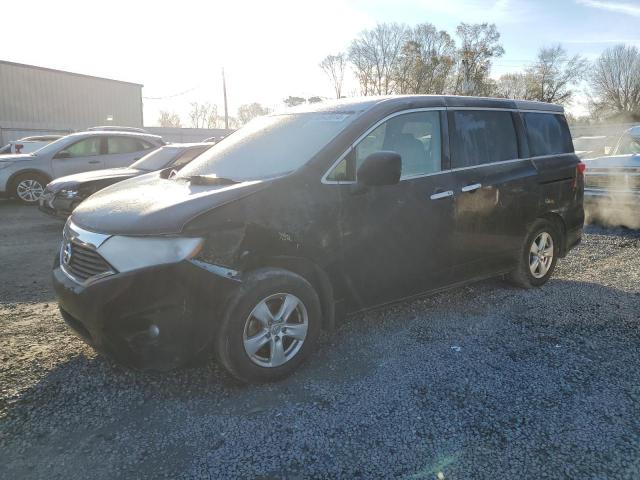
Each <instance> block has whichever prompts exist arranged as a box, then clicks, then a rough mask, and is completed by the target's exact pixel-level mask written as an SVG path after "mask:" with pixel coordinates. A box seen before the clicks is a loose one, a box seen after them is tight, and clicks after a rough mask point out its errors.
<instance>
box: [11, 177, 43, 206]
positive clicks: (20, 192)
mask: <svg viewBox="0 0 640 480" xmlns="http://www.w3.org/2000/svg"><path fill="white" fill-rule="evenodd" d="M46 185H47V180H46V178H44V177H43V176H42V175H38V174H37V173H23V174H22V175H18V177H17V178H16V179H15V181H14V182H13V195H14V196H15V197H16V198H17V199H18V200H19V201H20V202H22V203H24V204H26V205H35V204H36V203H38V200H40V197H41V196H42V193H43V192H44V188H45V186H46Z"/></svg>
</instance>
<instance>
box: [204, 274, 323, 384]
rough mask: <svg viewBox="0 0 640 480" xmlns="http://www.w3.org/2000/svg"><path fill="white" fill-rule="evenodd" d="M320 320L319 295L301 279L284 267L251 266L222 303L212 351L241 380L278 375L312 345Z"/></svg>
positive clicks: (302, 357)
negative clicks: (223, 310) (225, 304)
mask: <svg viewBox="0 0 640 480" xmlns="http://www.w3.org/2000/svg"><path fill="white" fill-rule="evenodd" d="M320 322H321V308H320V300H319V298H318V295H317V293H316V291H315V290H314V289H313V287H312V286H311V284H309V282H307V280H305V279H304V278H303V277H301V276H299V275H297V274H295V273H293V272H290V271H287V270H282V269H276V268H267V269H261V270H257V271H256V272H254V273H252V274H251V275H250V276H249V278H248V279H247V280H246V281H245V282H244V283H243V285H242V288H241V289H240V291H239V292H238V294H237V295H236V296H235V297H234V299H233V300H232V301H231V302H230V304H229V306H228V307H227V311H226V314H225V315H224V318H223V322H222V325H221V327H220V330H219V333H218V336H217V348H216V352H217V355H218V358H219V360H220V362H221V363H222V365H223V366H224V367H225V368H226V369H227V370H228V371H229V372H230V373H231V374H232V375H233V376H235V377H236V378H238V379H240V380H242V381H244V382H248V383H253V382H269V381H274V380H279V379H281V378H284V377H286V376H288V375H290V374H291V373H293V371H294V370H296V369H297V368H298V367H299V366H300V364H301V363H302V362H303V361H304V360H305V358H306V357H308V356H309V354H310V353H311V352H312V351H313V348H314V347H315V344H316V342H317V339H318V335H319V334H320Z"/></svg>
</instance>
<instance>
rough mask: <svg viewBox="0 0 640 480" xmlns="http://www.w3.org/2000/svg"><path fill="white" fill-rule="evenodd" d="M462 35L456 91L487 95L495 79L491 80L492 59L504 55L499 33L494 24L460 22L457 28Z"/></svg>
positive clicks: (457, 31)
mask: <svg viewBox="0 0 640 480" xmlns="http://www.w3.org/2000/svg"><path fill="white" fill-rule="evenodd" d="M456 35H457V36H458V38H460V48H459V49H458V52H457V53H458V75H457V78H456V85H455V93H459V94H463V95H488V94H490V93H491V88H492V87H493V86H494V83H493V82H491V81H490V78H489V73H490V71H491V61H492V60H493V59H494V58H499V57H501V56H502V55H504V48H502V45H501V44H500V33H499V32H498V29H497V28H496V26H495V25H494V24H488V23H475V24H468V23H461V24H460V25H458V27H457V28H456Z"/></svg>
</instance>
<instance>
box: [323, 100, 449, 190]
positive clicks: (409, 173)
mask: <svg viewBox="0 0 640 480" xmlns="http://www.w3.org/2000/svg"><path fill="white" fill-rule="evenodd" d="M380 151H392V152H396V153H398V154H400V157H401V158H402V178H411V177H415V176H420V175H426V174H429V173H434V172H439V171H440V169H441V165H442V160H441V159H442V155H441V134H440V112H438V111H435V110H431V111H424V112H412V113H405V114H402V115H397V116H395V117H392V118H390V119H389V120H387V121H386V122H384V123H382V124H380V125H379V126H378V127H376V128H375V129H374V130H372V131H371V132H369V133H368V134H367V136H366V137H365V138H363V139H362V140H360V142H359V143H358V144H357V145H356V146H355V148H354V149H353V150H352V151H351V152H350V153H349V155H347V157H345V159H344V160H342V162H340V163H339V164H338V165H337V166H336V167H335V168H334V169H333V170H332V172H331V173H330V174H329V175H328V177H327V179H328V180H333V181H341V180H344V181H354V180H355V172H356V171H357V169H358V167H359V166H360V165H362V162H363V161H364V159H365V158H367V157H368V156H369V155H371V154H372V153H375V152H380Z"/></svg>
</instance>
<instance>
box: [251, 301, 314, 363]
mask: <svg viewBox="0 0 640 480" xmlns="http://www.w3.org/2000/svg"><path fill="white" fill-rule="evenodd" d="M308 329H309V316H308V314H307V308H306V307H305V306H304V303H302V301H301V300H300V299H299V298H298V297H296V296H295V295H292V294H290V293H276V294H273V295H269V296H268V297H266V298H264V299H262V300H261V301H260V302H259V303H258V304H257V305H256V306H255V307H254V308H253V310H252V311H251V313H250V314H249V316H248V317H247V320H246V321H245V325H244V331H243V335H242V342H243V345H244V350H245V352H246V354H247V355H248V357H249V358H250V359H251V361H252V362H253V363H255V364H256V365H259V366H261V367H267V368H275V367H279V366H282V365H284V364H285V363H287V362H288V361H290V360H291V359H292V358H293V357H295V356H296V355H297V354H298V352H299V351H300V349H301V348H302V345H303V343H304V341H305V338H306V337H307V330H308Z"/></svg>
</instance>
